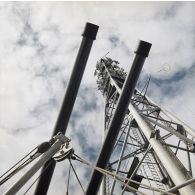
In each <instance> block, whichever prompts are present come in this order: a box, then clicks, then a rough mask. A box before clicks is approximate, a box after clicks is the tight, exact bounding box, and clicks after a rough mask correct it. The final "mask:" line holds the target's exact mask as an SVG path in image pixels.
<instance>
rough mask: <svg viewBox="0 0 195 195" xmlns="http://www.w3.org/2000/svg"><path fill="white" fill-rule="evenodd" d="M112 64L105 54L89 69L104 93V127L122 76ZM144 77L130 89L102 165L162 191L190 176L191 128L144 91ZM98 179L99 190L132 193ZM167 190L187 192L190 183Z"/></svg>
mask: <svg viewBox="0 0 195 195" xmlns="http://www.w3.org/2000/svg"><path fill="white" fill-rule="evenodd" d="M118 64H119V63H118V62H117V61H114V60H112V59H110V58H107V57H106V58H103V59H101V60H100V61H99V62H98V63H97V67H96V71H95V75H96V76H97V78H98V79H97V84H98V89H99V90H100V91H101V92H102V94H103V96H104V98H105V133H106V130H107V128H108V125H109V122H110V121H111V117H112V116H113V113H114V111H115V108H116V105H117V101H118V99H119V96H120V93H121V88H122V86H123V83H124V80H125V77H126V73H125V72H124V69H122V68H120V67H119V66H118ZM148 83H149V82H148ZM148 83H147V84H146V85H145V87H144V89H143V90H142V91H138V90H137V89H135V91H134V95H133V98H132V99H131V103H130V105H129V107H128V112H127V113H126V117H125V119H124V121H123V124H122V126H121V130H120V133H119V136H118V139H117V141H116V143H115V147H114V150H113V152H112V156H111V158H110V162H109V164H108V165H107V169H108V170H110V171H112V172H114V173H116V174H117V175H121V176H124V177H126V178H130V179H133V180H135V181H138V182H140V183H143V184H147V185H148V186H151V187H155V188H158V189H160V190H164V191H166V190H169V189H171V188H172V187H174V186H178V185H181V184H183V183H185V182H186V181H187V180H189V179H192V177H193V167H192V162H193V161H194V160H195V156H194V152H195V147H194V143H195V142H194V138H195V132H194V131H193V130H192V129H191V128H190V127H188V126H187V125H186V124H184V123H183V122H181V121H180V120H178V119H177V118H176V117H174V116H173V115H171V114H170V113H169V112H167V111H166V110H164V109H162V108H161V107H160V106H159V105H157V104H156V103H154V102H153V101H151V100H150V99H149V98H148V97H147V96H146V91H147V87H148ZM103 182H104V185H103V194H104V195H120V194H132V192H130V191H129V190H127V188H125V187H124V185H121V184H120V183H118V182H116V180H113V179H111V178H108V177H106V178H104V180H103ZM124 182H126V180H124ZM129 185H130V186H131V187H133V188H135V189H138V190H139V191H141V192H144V193H145V194H148V195H152V194H153V195H155V194H160V193H159V192H155V191H154V190H151V188H148V189H147V188H146V187H145V188H143V187H142V186H140V185H139V184H133V183H131V182H130V183H129ZM173 193H175V194H181V195H193V194H195V183H194V182H192V183H190V184H189V185H186V186H185V187H183V188H180V189H179V190H175V191H174V192H173Z"/></svg>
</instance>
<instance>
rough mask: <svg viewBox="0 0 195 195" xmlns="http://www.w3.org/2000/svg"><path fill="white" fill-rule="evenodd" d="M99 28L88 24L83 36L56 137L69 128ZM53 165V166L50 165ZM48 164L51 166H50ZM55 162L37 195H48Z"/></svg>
mask: <svg viewBox="0 0 195 195" xmlns="http://www.w3.org/2000/svg"><path fill="white" fill-rule="evenodd" d="M98 28H99V27H98V26H97V25H94V24H91V23H86V26H85V29H84V33H83V34H82V36H83V39H82V42H81V45H80V49H79V52H78V55H77V58H76V61H75V64H74V68H73V71H72V74H71V77H70V80H69V83H68V87H67V90H66V94H65V97H64V101H63V103H62V107H61V110H60V113H59V115H58V119H57V122H56V126H55V128H54V132H53V135H52V137H53V136H54V135H56V134H57V133H58V132H60V131H61V132H62V133H63V134H65V132H66V128H67V126H68V122H69V118H70V115H71V112H72V109H73V106H74V102H75V99H76V96H77V93H78V89H79V86H80V83H81V79H82V76H83V72H84V70H85V66H86V63H87V60H88V57H89V53H90V50H91V47H92V44H93V41H94V40H95V39H96V35H97V32H98ZM50 163H51V164H50ZM48 164H50V165H49V166H48ZM55 164H56V163H55V161H54V160H53V159H50V160H49V161H48V162H47V163H46V164H45V165H44V167H43V170H44V169H45V168H46V167H47V166H48V168H47V170H46V171H45V172H44V173H43V172H42V176H41V178H40V179H39V182H38V185H37V187H36V190H35V195H46V194H47V191H48V188H49V185H50V181H51V178H52V175H53V172H54V168H55Z"/></svg>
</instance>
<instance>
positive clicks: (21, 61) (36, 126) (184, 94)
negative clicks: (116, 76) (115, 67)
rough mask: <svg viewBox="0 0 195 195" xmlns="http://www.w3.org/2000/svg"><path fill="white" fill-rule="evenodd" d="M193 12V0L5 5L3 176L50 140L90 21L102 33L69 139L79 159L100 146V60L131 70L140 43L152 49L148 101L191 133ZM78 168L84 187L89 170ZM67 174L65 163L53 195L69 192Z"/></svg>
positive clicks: (0, 115) (146, 72)
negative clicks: (184, 124) (97, 72)
mask: <svg viewBox="0 0 195 195" xmlns="http://www.w3.org/2000/svg"><path fill="white" fill-rule="evenodd" d="M194 10H195V3H194V2H0V24H1V30H0V108H1V109H0V143H1V144H0V155H1V162H0V174H2V173H3V172H5V171H6V170H7V169H8V168H9V167H11V166H12V165H13V164H14V163H16V162H17V161H18V160H19V159H21V158H22V157H23V156H24V155H25V154H26V153H28V152H29V151H30V150H31V149H32V148H34V147H35V146H37V145H38V144H40V143H41V142H43V141H47V140H49V139H50V137H51V134H52V131H53V128H54V126H55V122H56V120H57V116H58V113H59V109H60V106H61V103H62V101H63V97H64V94H65V91H66V87H67V83H68V80H69V77H70V74H71V71H72V68H73V65H74V61H75V59H76V56H77V52H78V49H79V45H80V42H81V39H82V36H81V34H82V31H83V29H84V26H85V23H86V22H91V23H94V24H96V25H99V26H100V27H99V31H98V34H97V39H96V40H95V41H94V44H93V47H92V50H91V53H90V56H89V59H88V63H87V66H86V70H85V73H84V75H83V80H82V83H81V86H80V89H79V94H78V97H77V99H76V102H75V106H74V110H73V113H72V116H71V119H70V123H69V126H68V129H67V134H66V135H67V136H68V137H69V138H71V140H72V141H71V143H72V145H73V147H74V149H75V153H77V154H80V155H81V156H83V157H85V158H86V159H89V161H91V162H95V159H96V157H97V155H98V151H99V149H100V148H101V143H102V139H103V119H104V114H103V110H104V108H103V106H104V99H103V97H102V96H101V93H100V92H99V91H98V90H97V85H96V78H95V77H94V70H95V66H96V62H97V61H98V60H99V59H100V58H101V57H103V56H104V55H105V54H107V53H108V52H109V54H108V55H107V56H108V57H111V58H113V59H114V60H117V61H119V62H120V64H121V66H122V67H123V68H124V69H125V70H126V71H127V72H128V71H129V70H130V67H131V64H132V61H133V58H134V51H135V49H136V46H137V43H138V41H139V40H144V41H147V42H150V43H152V48H151V52H150V55H149V57H148V58H147V60H146V62H145V64H144V67H143V70H142V73H141V75H140V79H139V81H138V83H139V86H143V85H144V83H145V82H146V81H147V78H148V77H149V76H151V78H152V79H151V84H150V86H149V89H148V94H147V95H148V96H149V97H150V98H151V99H153V100H154V101H155V102H156V103H158V104H159V105H161V106H162V107H164V108H166V109H167V110H169V111H170V112H172V113H173V114H174V115H176V116H178V117H179V118H180V119H182V120H183V121H185V122H187V123H188V124H189V125H190V126H191V127H192V128H193V127H194V126H195V122H194V117H195V104H194V96H195V90H194V83H195V77H194V74H195V55H194V53H195V11H194ZM73 163H74V166H75V169H76V170H77V173H78V175H79V177H80V178H81V181H82V183H83V185H84V186H86V185H87V182H88V178H89V175H90V171H91V170H90V169H87V168H86V167H85V166H83V165H82V166H81V165H80V164H79V163H76V162H73ZM80 167H82V168H80ZM67 171H68V162H65V161H64V162H60V163H59V164H58V165H57V167H56V171H55V174H54V178H53V180H52V184H51V187H50V189H49V193H48V194H49V195H50V194H56V195H62V194H64V193H65V191H66V183H67V182H66V181H67ZM14 181H15V179H13V180H11V181H10V182H8V184H6V185H4V186H3V187H1V188H0V193H3V192H5V190H6V189H8V188H9V186H10V185H11V184H12V183H13V182H14ZM71 181H72V182H71V186H70V187H71V190H72V194H81V189H80V188H79V187H78V184H77V183H76V181H75V179H74V175H73V176H72V180H71ZM27 186H29V185H27ZM75 186H77V187H76V188H75ZM22 192H24V191H22ZM22 192H21V193H18V194H22ZM28 194H33V190H30V191H29V192H28Z"/></svg>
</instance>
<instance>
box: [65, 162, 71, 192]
mask: <svg viewBox="0 0 195 195" xmlns="http://www.w3.org/2000/svg"><path fill="white" fill-rule="evenodd" d="M70 170H71V165H70V164H69V170H68V181H67V190H66V195H68V190H69V182H70Z"/></svg>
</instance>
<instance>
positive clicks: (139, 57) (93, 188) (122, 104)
mask: <svg viewBox="0 0 195 195" xmlns="http://www.w3.org/2000/svg"><path fill="white" fill-rule="evenodd" d="M150 48H151V44H150V43H147V42H144V41H140V43H139V46H138V49H137V51H136V52H135V53H136V56H135V58H134V62H133V64H132V67H131V70H130V72H129V74H128V76H127V78H126V80H125V83H124V85H123V89H122V93H121V95H120V98H119V101H118V104H117V107H116V110H115V113H114V115H113V118H112V120H111V122H110V125H109V127H108V132H107V135H106V137H105V141H104V143H103V146H102V148H101V151H100V154H99V157H98V160H97V162H96V166H97V167H100V168H103V169H105V168H106V166H107V164H108V161H109V158H110V156H111V153H112V149H113V147H114V144H115V141H116V139H117V136H118V133H119V130H120V128H121V125H122V122H123V119H124V117H125V114H126V111H127V109H128V106H129V102H130V100H131V97H132V94H133V92H134V88H135V85H136V82H137V80H138V77H139V75H140V72H141V70H142V67H143V64H144V61H145V59H146V57H147V56H148V54H149V51H150ZM102 176H103V175H102V173H99V172H98V171H96V170H94V171H93V173H92V176H91V179H90V182H89V185H88V188H87V191H86V195H96V194H97V192H98V190H99V187H100V184H101V181H102Z"/></svg>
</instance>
